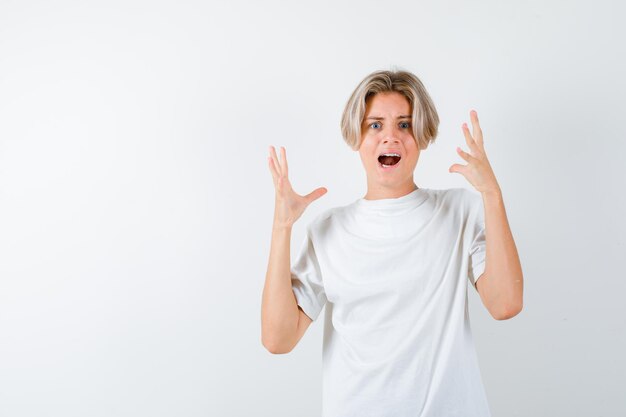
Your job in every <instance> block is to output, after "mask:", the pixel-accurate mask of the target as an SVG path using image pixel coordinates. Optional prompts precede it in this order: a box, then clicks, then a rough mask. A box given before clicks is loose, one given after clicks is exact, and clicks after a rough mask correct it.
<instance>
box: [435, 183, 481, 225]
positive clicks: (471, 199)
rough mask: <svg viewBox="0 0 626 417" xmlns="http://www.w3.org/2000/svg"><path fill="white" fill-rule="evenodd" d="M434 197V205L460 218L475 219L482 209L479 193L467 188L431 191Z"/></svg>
mask: <svg viewBox="0 0 626 417" xmlns="http://www.w3.org/2000/svg"><path fill="white" fill-rule="evenodd" d="M431 192H434V193H435V195H436V200H437V202H436V205H437V206H439V207H441V206H443V207H445V209H446V210H447V211H450V212H453V213H456V214H455V215H456V216H460V217H461V218H468V217H475V216H477V215H478V214H479V212H480V210H481V209H482V197H481V196H480V194H479V193H477V192H474V191H472V190H468V189H467V188H462V187H454V188H447V189H440V190H432V191H431Z"/></svg>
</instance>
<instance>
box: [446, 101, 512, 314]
mask: <svg viewBox="0 0 626 417" xmlns="http://www.w3.org/2000/svg"><path fill="white" fill-rule="evenodd" d="M470 118H471V121H472V133H470V131H469V128H468V127H467V123H463V125H462V126H461V130H462V131H463V135H464V136H465V143H467V146H468V147H469V149H470V152H465V151H464V150H462V149H461V148H459V147H457V148H456V150H457V153H458V154H459V156H460V157H461V158H463V159H464V160H465V161H466V162H467V165H461V164H453V165H452V166H450V168H449V169H448V171H449V172H450V173H459V174H461V175H463V176H464V177H465V179H466V180H467V181H469V183H470V184H472V186H474V188H475V189H476V190H477V191H478V192H480V194H481V196H482V199H483V207H484V213H485V237H486V251H487V253H486V257H485V259H486V260H485V272H484V273H483V274H482V275H481V276H480V277H479V279H478V281H476V289H477V291H478V293H479V294H480V298H481V300H482V302H483V304H484V305H485V307H486V308H487V310H489V313H491V315H492V316H493V317H494V318H495V319H497V320H507V319H510V318H512V317H514V316H516V315H517V314H519V312H520V311H522V307H523V293H524V277H523V273H522V265H521V262H520V259H519V255H518V253H517V248H516V246H515V241H514V240H513V234H512V232H511V228H510V227H509V222H508V219H507V215H506V210H505V207H504V199H503V197H502V191H501V189H500V186H499V184H498V181H497V180H496V176H495V174H494V172H493V169H491V164H490V163H489V159H487V152H486V151H485V145H484V142H483V131H482V129H481V127H480V123H479V122H478V113H477V112H476V111H475V110H472V111H470Z"/></svg>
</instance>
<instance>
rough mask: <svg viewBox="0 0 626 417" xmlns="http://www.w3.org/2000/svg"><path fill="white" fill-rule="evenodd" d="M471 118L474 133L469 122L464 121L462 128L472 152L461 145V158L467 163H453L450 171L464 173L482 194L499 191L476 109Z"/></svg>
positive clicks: (458, 149)
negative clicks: (470, 129) (486, 151)
mask: <svg viewBox="0 0 626 417" xmlns="http://www.w3.org/2000/svg"><path fill="white" fill-rule="evenodd" d="M470 118H471V120H472V134H470V131H469V128H468V127H467V123H463V125H462V127H461V129H462V130H463V134H464V135H465V142H466V143H467V146H469V148H470V152H471V153H467V152H465V151H463V150H462V149H461V148H459V147H457V148H456V150H457V152H458V153H459V155H461V158H463V159H464V160H466V161H467V165H460V164H453V165H452V166H451V167H450V168H449V169H448V171H449V172H450V173H454V172H458V173H460V174H462V175H463V176H464V177H465V179H467V180H468V181H469V182H470V183H471V184H472V185H473V186H474V188H476V190H478V191H479V192H480V193H481V194H484V193H491V192H497V193H499V192H500V186H499V185H498V181H497V180H496V176H495V174H494V173H493V170H492V169H491V164H489V160H488V159H487V154H486V153H485V147H484V145H483V132H482V130H481V129H480V125H479V124H478V113H476V110H472V111H470Z"/></svg>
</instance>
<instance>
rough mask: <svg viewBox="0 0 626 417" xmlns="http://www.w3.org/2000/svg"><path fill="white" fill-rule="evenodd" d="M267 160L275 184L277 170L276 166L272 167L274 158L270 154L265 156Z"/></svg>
mask: <svg viewBox="0 0 626 417" xmlns="http://www.w3.org/2000/svg"><path fill="white" fill-rule="evenodd" d="M267 162H268V165H269V167H270V172H271V174H272V179H273V180H274V185H276V181H278V171H276V167H274V160H273V159H272V157H271V156H268V157H267Z"/></svg>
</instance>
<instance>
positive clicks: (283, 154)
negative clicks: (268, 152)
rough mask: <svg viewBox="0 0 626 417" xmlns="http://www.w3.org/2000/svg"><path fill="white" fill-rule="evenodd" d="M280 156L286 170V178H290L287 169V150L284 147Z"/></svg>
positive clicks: (281, 148)
mask: <svg viewBox="0 0 626 417" xmlns="http://www.w3.org/2000/svg"><path fill="white" fill-rule="evenodd" d="M280 155H281V157H282V162H283V167H284V168H285V170H284V173H285V177H288V176H289V168H288V167H287V150H285V148H284V147H283V146H281V147H280Z"/></svg>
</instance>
